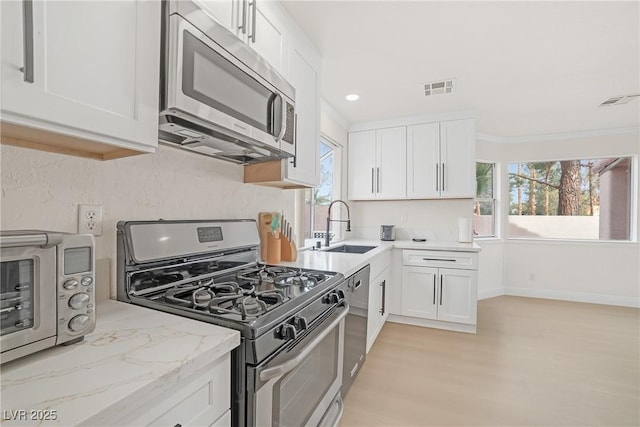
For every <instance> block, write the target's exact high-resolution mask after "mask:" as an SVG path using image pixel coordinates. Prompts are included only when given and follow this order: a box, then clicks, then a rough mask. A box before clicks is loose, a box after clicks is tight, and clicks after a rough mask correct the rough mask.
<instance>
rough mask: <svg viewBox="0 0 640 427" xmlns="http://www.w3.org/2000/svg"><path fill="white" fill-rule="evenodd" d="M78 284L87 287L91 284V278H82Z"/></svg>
mask: <svg viewBox="0 0 640 427" xmlns="http://www.w3.org/2000/svg"><path fill="white" fill-rule="evenodd" d="M80 283H82V286H89V285H91V284H92V283H93V277H91V276H84V277H83V278H82V280H80Z"/></svg>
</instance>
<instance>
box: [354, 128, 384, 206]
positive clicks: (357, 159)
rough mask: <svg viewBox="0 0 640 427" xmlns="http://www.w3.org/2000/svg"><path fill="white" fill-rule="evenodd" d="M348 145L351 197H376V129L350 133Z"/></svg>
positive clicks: (356, 198) (360, 198)
mask: <svg viewBox="0 0 640 427" xmlns="http://www.w3.org/2000/svg"><path fill="white" fill-rule="evenodd" d="M348 147H349V148H348V151H349V155H348V157H349V159H348V161H349V166H348V171H349V176H348V187H349V188H348V192H349V199H351V200H362V199H364V200H366V199H374V198H375V194H376V193H375V173H376V151H377V149H376V131H374V130H368V131H364V132H352V133H350V134H349V146H348Z"/></svg>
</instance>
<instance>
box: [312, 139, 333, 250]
mask: <svg viewBox="0 0 640 427" xmlns="http://www.w3.org/2000/svg"><path fill="white" fill-rule="evenodd" d="M336 150H337V147H336V146H334V145H333V144H332V143H330V142H329V141H327V140H325V139H324V138H321V139H320V183H319V184H318V186H317V187H315V188H310V189H307V190H305V194H304V210H305V211H304V238H305V246H307V245H313V241H314V240H319V239H323V238H324V234H325V232H326V231H325V227H326V220H327V215H328V212H329V204H330V203H331V201H332V200H334V199H336V198H339V197H338V195H337V194H335V192H336V191H335V190H334V189H337V188H338V185H337V180H336V178H337V174H336V173H335V171H336V167H337V162H336V155H335V154H336ZM309 239H313V240H311V241H310V240H309Z"/></svg>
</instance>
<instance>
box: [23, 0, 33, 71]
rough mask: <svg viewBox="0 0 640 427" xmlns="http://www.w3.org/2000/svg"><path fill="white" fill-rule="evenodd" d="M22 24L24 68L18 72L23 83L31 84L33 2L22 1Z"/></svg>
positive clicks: (28, 0) (29, 0)
mask: <svg viewBox="0 0 640 427" xmlns="http://www.w3.org/2000/svg"><path fill="white" fill-rule="evenodd" d="M22 22H23V29H22V30H23V37H24V39H23V45H22V47H23V51H24V66H23V67H21V68H20V71H22V73H23V74H24V81H25V82H27V83H33V81H34V79H33V1H32V0H22Z"/></svg>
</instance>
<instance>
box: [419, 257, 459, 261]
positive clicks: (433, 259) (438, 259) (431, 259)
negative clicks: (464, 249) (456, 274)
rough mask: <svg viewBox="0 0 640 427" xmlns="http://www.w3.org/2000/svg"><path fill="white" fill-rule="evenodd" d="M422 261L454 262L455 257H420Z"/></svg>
mask: <svg viewBox="0 0 640 427" xmlns="http://www.w3.org/2000/svg"><path fill="white" fill-rule="evenodd" d="M422 260H423V261H446V262H456V261H457V260H455V259H450V258H422Z"/></svg>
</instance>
